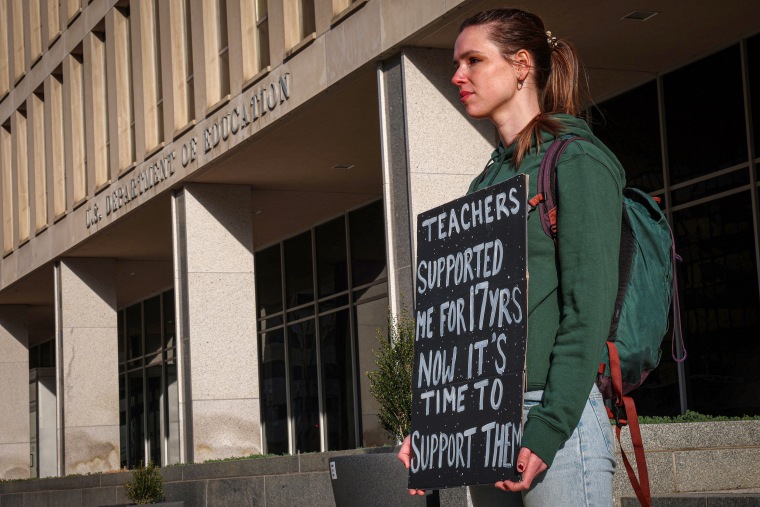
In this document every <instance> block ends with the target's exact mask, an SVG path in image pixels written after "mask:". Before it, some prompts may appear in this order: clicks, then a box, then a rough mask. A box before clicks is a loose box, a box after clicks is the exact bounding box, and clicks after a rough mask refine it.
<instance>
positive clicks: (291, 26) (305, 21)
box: [285, 0, 316, 53]
mask: <svg viewBox="0 0 760 507" xmlns="http://www.w3.org/2000/svg"><path fill="white" fill-rule="evenodd" d="M285 23H286V26H285V42H286V47H287V48H289V49H290V50H291V53H292V51H296V50H297V49H300V48H301V47H303V44H301V42H303V41H304V39H306V38H307V37H309V36H310V35H311V34H313V33H314V32H316V21H315V13H314V0H288V1H287V2H286V3H285ZM305 43H306V42H304V44H305ZM299 44H300V45H299ZM294 48H295V49H294Z"/></svg>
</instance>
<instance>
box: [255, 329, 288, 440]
mask: <svg viewBox="0 0 760 507" xmlns="http://www.w3.org/2000/svg"><path fill="white" fill-rule="evenodd" d="M259 357H260V358H261V370H260V372H261V373H260V375H261V412H262V419H263V421H264V430H265V438H266V446H267V452H268V453H271V454H287V453H288V398H287V397H288V391H287V382H286V379H287V373H286V370H285V335H284V332H283V329H278V330H276V331H270V332H267V333H262V334H260V335H259Z"/></svg>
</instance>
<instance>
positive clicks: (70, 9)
mask: <svg viewBox="0 0 760 507" xmlns="http://www.w3.org/2000/svg"><path fill="white" fill-rule="evenodd" d="M62 2H65V3H66V20H67V23H68V24H71V22H72V21H74V18H76V17H77V16H78V15H79V13H80V12H82V0H62Z"/></svg>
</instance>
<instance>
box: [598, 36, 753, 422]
mask: <svg viewBox="0 0 760 507" xmlns="http://www.w3.org/2000/svg"><path fill="white" fill-rule="evenodd" d="M742 44H746V46H745V49H746V52H745V54H744V56H745V62H746V64H747V67H746V68H747V71H748V72H747V79H748V80H749V82H748V83H744V82H743V80H744V76H743V73H742V61H741V57H742ZM742 44H736V45H734V46H731V47H728V48H726V49H724V50H722V51H719V52H717V53H715V54H713V55H710V56H708V57H706V58H702V59H700V60H698V61H696V62H693V63H691V64H689V65H686V66H684V67H682V68H680V69H677V70H675V71H673V72H670V73H667V74H665V75H663V76H661V77H659V78H658V81H659V89H660V91H661V92H660V94H661V97H662V101H661V103H660V104H659V106H657V100H656V93H657V84H658V83H657V82H652V83H647V84H645V85H642V86H640V87H638V88H636V89H634V90H631V91H630V92H627V93H624V94H621V95H620V96H618V97H615V98H613V99H611V100H608V101H606V102H604V103H602V104H600V106H599V109H600V110H601V112H602V115H599V116H597V115H595V118H594V120H595V121H594V123H595V125H594V127H595V128H594V130H595V133H597V134H598V136H599V137H600V138H601V139H602V140H603V141H604V142H605V143H607V144H608V145H609V146H610V147H611V148H612V149H613V151H614V152H615V153H616V154H617V155H618V156H619V158H620V159H621V161H622V162H623V163H624V165H625V168H626V170H627V172H628V180H629V182H630V183H632V184H634V185H636V186H640V187H643V188H645V189H646V190H648V191H650V192H657V193H660V192H663V193H664V195H665V197H666V198H667V199H666V202H668V203H669V205H670V206H671V209H670V210H668V214H669V216H670V217H671V224H672V228H673V233H674V235H675V244H676V249H677V251H678V253H679V254H680V256H681V257H682V258H683V262H681V263H678V264H677V270H678V278H679V282H680V284H679V291H680V294H681V302H682V308H681V310H682V314H681V316H682V320H683V334H684V342H685V345H686V348H687V350H688V359H687V360H686V362H685V363H683V364H682V365H679V364H678V363H676V362H675V361H674V360H672V359H671V357H670V349H671V343H670V342H671V335H670V334H668V335H667V336H665V337H664V339H663V343H662V364H660V366H659V367H658V368H657V369H656V370H655V371H654V372H653V373H652V374H651V375H650V376H649V377H648V378H647V380H646V382H644V384H643V385H642V386H641V388H639V389H637V390H636V391H635V392H634V393H633V397H634V399H635V400H636V404H637V406H638V411H639V414H641V415H676V414H678V413H680V411H681V403H679V400H682V401H683V402H684V405H685V406H686V408H688V409H689V410H696V411H699V412H703V413H706V414H712V415H743V414H750V415H752V414H758V413H760V406H758V403H757V400H756V399H755V398H753V396H752V394H751V392H752V391H751V390H747V389H746V386H747V385H752V384H753V383H758V382H760V368H759V367H758V363H757V361H755V360H754V359H753V358H756V357H758V355H760V349H759V348H758V342H757V340H756V338H755V335H756V334H757V328H758V323H759V321H760V289H759V288H758V279H757V273H758V271H757V270H758V265H757V258H758V257H757V251H756V248H757V247H756V245H757V236H758V234H760V230H759V229H758V224H757V220H756V216H755V213H756V210H755V209H753V204H752V203H753V199H754V198H753V193H756V192H757V191H758V188H757V187H754V188H753V187H752V183H753V180H752V178H751V173H750V167H751V166H750V164H749V158H748V154H749V153H750V151H751V150H750V149H749V145H748V136H747V131H746V128H747V125H746V114H749V108H750V107H752V108H753V113H754V112H755V111H760V109H757V104H756V102H757V103H760V100H758V101H755V100H754V99H756V98H758V97H760V91H758V90H760V67H758V66H757V64H756V61H757V60H758V58H757V57H758V56H760V36H754V37H752V38H750V39H748V40H747V41H746V42H743V43H742ZM718 67H720V68H721V72H720V74H719V75H716V74H715V72H714V69H715V68H718ZM745 89H746V90H748V91H749V95H750V98H751V100H750V103H745V101H744V90H745ZM713 96H719V97H721V104H720V107H714V108H711V107H707V108H705V107H696V106H695V104H699V103H701V102H703V101H704V97H713ZM750 104H752V105H751V106H750ZM752 116H753V120H752V125H751V126H750V127H751V129H752V130H753V132H752V134H753V135H751V136H749V137H750V139H754V143H755V149H757V146H758V134H757V130H758V128H760V123H759V122H758V120H757V118H758V117H760V115H755V114H753V115H752ZM658 118H663V119H664V122H663V123H664V125H665V128H666V132H664V133H662V134H664V136H662V135H661V133H660V132H659V123H658V121H657V119H658ZM714 125H720V128H718V129H715V128H712V126H714ZM658 137H660V138H661V139H666V140H667V143H666V146H665V152H664V153H663V155H664V156H663V155H659V153H662V148H661V147H662V145H663V142H662V141H660V142H659V146H660V148H659V150H658V149H657V145H658V142H657V138H658ZM705 146H707V148H705ZM710 147H713V148H714V147H719V149H710ZM658 152H659V153H658ZM755 156H756V157H757V153H756V154H755ZM660 159H664V160H666V161H667V165H668V169H669V178H664V177H662V175H661V172H662V171H661V165H660V164H659V163H658V161H659V160H660ZM668 180H669V181H668ZM716 343H722V344H725V346H723V347H722V348H721V349H720V351H719V352H716V349H715V344H716ZM679 379H685V381H683V380H679ZM682 382H683V383H682Z"/></svg>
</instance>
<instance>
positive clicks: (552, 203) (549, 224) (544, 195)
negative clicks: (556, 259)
mask: <svg viewBox="0 0 760 507" xmlns="http://www.w3.org/2000/svg"><path fill="white" fill-rule="evenodd" d="M580 139H583V138H582V137H580V136H569V137H559V138H557V139H556V140H554V141H553V142H552V143H551V144H550V145H549V148H548V149H547V150H546V153H545V154H544V158H543V159H542V160H541V167H540V168H539V170H538V195H536V197H534V198H533V199H531V200H530V204H531V206H536V205H538V211H539V215H540V216H541V227H542V228H543V229H544V232H545V233H546V235H547V236H549V237H550V238H552V240H554V242H555V243H556V242H557V202H558V196H557V164H559V159H560V157H561V156H562V153H563V152H564V151H565V148H567V146H568V145H569V144H570V143H572V142H573V141H577V140H580Z"/></svg>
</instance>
